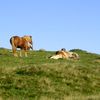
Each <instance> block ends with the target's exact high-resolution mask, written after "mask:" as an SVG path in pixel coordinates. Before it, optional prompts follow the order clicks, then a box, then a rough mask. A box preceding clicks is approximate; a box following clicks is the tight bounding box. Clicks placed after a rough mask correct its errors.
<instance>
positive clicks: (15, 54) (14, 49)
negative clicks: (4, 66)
mask: <svg viewBox="0 0 100 100" xmlns="http://www.w3.org/2000/svg"><path fill="white" fill-rule="evenodd" d="M16 49H17V48H16V47H13V48H12V50H13V55H14V56H15V57H18V55H17V52H16Z"/></svg>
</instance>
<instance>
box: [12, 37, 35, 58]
mask: <svg viewBox="0 0 100 100" xmlns="http://www.w3.org/2000/svg"><path fill="white" fill-rule="evenodd" d="M10 44H11V46H12V51H13V55H14V56H15V57H18V55H17V53H16V50H17V48H20V49H21V50H20V57H22V51H24V54H25V57H27V51H28V50H29V49H30V48H31V49H33V43H32V36H23V37H19V36H13V37H11V38H10Z"/></svg>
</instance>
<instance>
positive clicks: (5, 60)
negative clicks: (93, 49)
mask: <svg viewBox="0 0 100 100" xmlns="http://www.w3.org/2000/svg"><path fill="white" fill-rule="evenodd" d="M71 51H74V52H77V53H78V54H79V55H80V60H64V59H59V60H53V59H48V57H49V56H50V55H52V54H53V53H54V52H52V51H30V52H29V54H28V56H29V57H27V58H24V57H22V58H20V57H18V58H16V57H13V56H12V52H11V50H7V49H4V48H2V49H0V99H1V100H100V55H98V54H92V53H88V52H87V51H83V50H79V49H76V50H75V49H73V50H71Z"/></svg>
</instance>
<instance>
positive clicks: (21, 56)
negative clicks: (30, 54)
mask: <svg viewBox="0 0 100 100" xmlns="http://www.w3.org/2000/svg"><path fill="white" fill-rule="evenodd" d="M22 52H23V50H22V49H21V50H20V52H19V53H20V54H19V55H20V57H22Z"/></svg>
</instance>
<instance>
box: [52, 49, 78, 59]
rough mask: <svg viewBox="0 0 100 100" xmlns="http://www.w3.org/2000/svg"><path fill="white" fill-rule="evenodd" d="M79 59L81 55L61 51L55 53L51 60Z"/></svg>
mask: <svg viewBox="0 0 100 100" xmlns="http://www.w3.org/2000/svg"><path fill="white" fill-rule="evenodd" d="M60 58H63V59H79V55H78V54H77V53H75V52H69V51H65V50H60V51H57V52H56V53H55V55H53V56H51V57H50V59H60Z"/></svg>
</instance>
